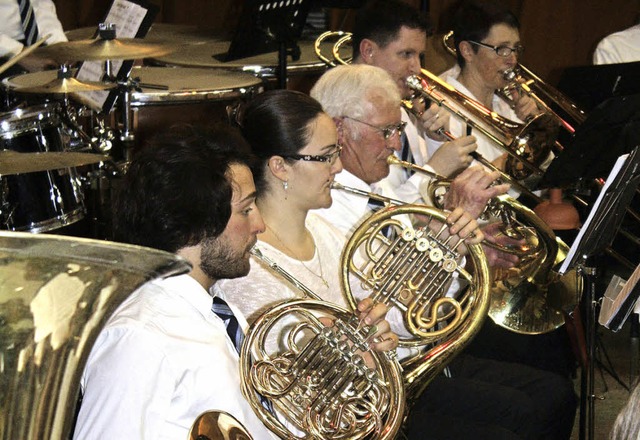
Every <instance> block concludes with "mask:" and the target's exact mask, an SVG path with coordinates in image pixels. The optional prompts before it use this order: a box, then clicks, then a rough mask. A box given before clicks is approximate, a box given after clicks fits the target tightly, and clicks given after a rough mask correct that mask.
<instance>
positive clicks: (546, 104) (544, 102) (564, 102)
mask: <svg viewBox="0 0 640 440" xmlns="http://www.w3.org/2000/svg"><path fill="white" fill-rule="evenodd" d="M453 36H454V34H453V31H449V32H448V33H446V34H445V35H444V36H443V38H442V42H443V45H444V47H445V48H446V49H447V51H448V52H449V53H450V54H451V55H453V56H456V48H455V46H454V44H453ZM504 78H505V80H507V81H510V84H508V85H507V86H505V87H503V88H502V89H498V90H496V93H497V94H498V95H499V96H500V97H502V98H503V99H504V100H506V101H507V102H510V101H511V96H510V94H511V91H512V90H519V91H520V92H522V93H525V94H527V95H528V96H529V97H531V99H533V100H534V101H535V102H536V104H537V105H538V107H539V108H540V109H541V110H543V111H544V112H545V113H547V114H549V115H551V116H552V117H553V118H554V119H555V120H556V121H557V122H558V124H559V125H560V126H561V127H563V128H564V129H565V130H566V131H568V132H569V133H571V134H573V133H574V132H575V130H576V128H577V127H579V126H580V125H582V123H583V122H584V121H585V120H586V118H587V114H586V113H585V111H584V110H582V109H581V108H580V107H578V105H577V104H576V103H575V102H573V101H572V100H571V99H570V98H569V97H567V96H566V95H564V94H563V93H562V92H560V91H559V90H558V89H556V88H555V87H553V86H551V85H550V84H548V83H546V82H545V81H543V80H542V79H541V78H539V77H538V76H537V75H536V74H535V73H533V72H532V71H530V70H529V69H527V68H526V67H525V66H523V65H522V64H518V65H517V66H516V67H515V68H514V69H512V70H507V71H505V72H504ZM552 105H553V106H556V107H557V108H558V109H560V110H561V112H562V114H564V115H565V117H563V116H562V115H561V114H560V113H558V112H556V111H555V110H554V109H553V108H552V107H551V106H552ZM557 145H558V144H557ZM594 183H595V187H596V188H598V189H600V188H602V181H601V180H599V179H596V180H595V181H594ZM528 194H529V195H530V196H531V194H532V193H530V191H529V192H528ZM571 196H572V198H573V199H574V200H575V201H576V202H578V203H579V204H580V205H582V206H583V207H588V206H589V204H588V203H587V202H586V201H585V200H584V199H582V198H581V197H580V196H578V195H576V194H572V195H571ZM534 199H535V200H537V201H538V202H540V201H541V200H540V198H539V197H534ZM626 212H627V213H628V214H629V215H630V216H631V217H632V218H633V219H634V221H640V214H638V212H637V211H635V210H634V209H632V208H630V207H628V208H627V209H626ZM619 233H620V234H621V235H622V236H624V237H625V238H626V239H628V240H631V242H633V243H636V244H639V243H640V240H639V239H638V237H637V236H636V235H635V234H633V233H631V232H629V231H627V230H626V229H623V228H620V230H619ZM605 251H606V252H607V253H608V254H609V255H611V256H612V257H613V258H615V259H616V260H618V261H619V262H620V263H622V264H623V265H624V266H626V267H627V268H628V269H630V270H633V269H634V268H635V266H636V265H635V263H632V262H631V261H629V260H628V259H627V258H625V257H624V256H623V255H621V254H619V253H618V252H617V251H615V250H614V249H612V248H611V247H608V248H607V249H606V250H605Z"/></svg>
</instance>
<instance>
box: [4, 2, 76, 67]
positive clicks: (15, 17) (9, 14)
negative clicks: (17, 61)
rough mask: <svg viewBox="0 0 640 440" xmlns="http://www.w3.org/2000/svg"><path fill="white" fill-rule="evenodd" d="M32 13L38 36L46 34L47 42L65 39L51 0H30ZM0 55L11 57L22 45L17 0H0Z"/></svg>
mask: <svg viewBox="0 0 640 440" xmlns="http://www.w3.org/2000/svg"><path fill="white" fill-rule="evenodd" d="M31 5H32V7H33V13H34V14H35V17H36V23H37V25H38V36H39V37H38V38H43V37H44V36H45V35H47V34H51V36H50V37H49V38H48V39H47V44H53V43H59V42H61V41H67V37H66V36H65V34H64V30H63V29H62V24H60V20H58V16H57V15H56V7H55V5H54V4H53V1H52V0H31ZM0 17H2V20H1V21H0V57H11V56H14V55H17V54H19V53H20V52H21V51H22V48H23V47H24V46H23V44H22V43H21V42H20V40H24V32H23V31H22V21H21V20H20V10H19V8H18V1H17V0H0Z"/></svg>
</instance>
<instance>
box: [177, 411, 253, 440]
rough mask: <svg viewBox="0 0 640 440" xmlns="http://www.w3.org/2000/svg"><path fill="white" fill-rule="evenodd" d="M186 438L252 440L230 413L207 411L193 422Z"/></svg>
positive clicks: (195, 439)
mask: <svg viewBox="0 0 640 440" xmlns="http://www.w3.org/2000/svg"><path fill="white" fill-rule="evenodd" d="M188 440H253V437H252V436H251V434H249V432H248V431H247V429H246V428H245V427H244V426H243V425H242V423H240V422H239V421H238V420H237V419H236V418H235V417H233V416H232V415H231V414H229V413H226V412H224V411H207V412H204V413H202V414H200V415H199V416H198V417H197V418H196V421H195V422H193V425H192V426H191V430H190V431H189V436H188Z"/></svg>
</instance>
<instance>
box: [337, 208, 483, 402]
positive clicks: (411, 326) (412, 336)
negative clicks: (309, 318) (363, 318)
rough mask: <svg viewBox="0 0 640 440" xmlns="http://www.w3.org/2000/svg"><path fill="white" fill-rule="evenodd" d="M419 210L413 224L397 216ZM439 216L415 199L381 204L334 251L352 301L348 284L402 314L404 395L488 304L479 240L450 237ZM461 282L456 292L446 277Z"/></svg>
mask: <svg viewBox="0 0 640 440" xmlns="http://www.w3.org/2000/svg"><path fill="white" fill-rule="evenodd" d="M407 216H419V217H420V219H421V225H420V226H418V227H414V226H412V225H409V224H407V223H406V222H405V221H404V218H406V217H407ZM445 219H446V215H445V214H444V213H443V212H442V211H440V210H436V209H434V208H430V207H426V206H419V205H407V204H405V205H402V206H390V207H386V208H384V209H382V210H380V211H378V212H376V213H374V214H373V215H371V216H370V217H369V218H367V219H366V220H365V221H364V222H363V223H362V224H361V225H360V226H359V227H358V228H357V229H356V230H355V231H354V233H353V235H352V236H351V237H350V238H349V241H348V243H347V245H346V246H345V248H344V250H343V252H342V257H341V264H340V266H341V268H342V269H341V270H342V279H341V283H342V288H343V293H344V295H345V298H346V299H347V301H348V303H349V306H350V307H351V308H352V309H354V308H355V307H356V298H355V296H354V293H353V292H354V286H357V287H358V288H359V290H360V291H362V290H364V292H365V295H366V296H368V297H370V298H371V299H373V300H374V301H377V302H382V303H384V304H386V305H387V307H389V309H392V308H395V309H398V311H399V312H401V313H402V317H403V321H404V327H405V329H406V332H407V333H406V334H400V335H399V337H400V342H399V344H400V346H401V347H414V348H415V347H417V348H419V349H420V352H419V354H417V355H415V356H413V357H409V358H407V359H405V360H403V362H402V365H403V370H404V378H405V383H406V388H407V395H408V400H409V401H412V400H413V399H414V398H416V397H417V396H418V395H419V394H420V393H421V392H422V391H423V390H424V388H425V387H426V386H427V385H428V384H429V382H430V381H431V380H432V379H433V378H434V377H435V376H436V375H437V374H438V373H439V372H440V371H442V370H443V369H444V367H445V366H446V365H447V364H448V363H449V362H450V361H451V360H452V359H453V358H454V357H455V356H456V355H457V354H458V353H459V352H460V351H461V350H462V349H463V348H464V346H466V344H467V343H468V342H469V341H470V340H471V339H472V338H473V336H475V334H476V333H477V332H478V331H479V329H480V327H481V325H482V322H483V321H484V319H485V317H486V314H487V309H488V306H489V284H490V282H489V268H488V266H487V262H486V259H485V257H484V252H483V251H482V248H481V247H480V246H479V245H466V247H467V249H468V251H469V252H468V254H467V265H466V266H464V267H463V266H462V265H461V264H460V258H461V249H460V245H461V244H462V243H463V242H464V239H462V238H459V237H455V236H449V235H448V234H447V229H448V226H447V224H446V222H445ZM458 282H459V283H461V284H462V285H463V288H462V289H459V290H458V292H457V295H456V296H455V297H452V296H448V291H449V288H450V286H451V284H452V283H456V284H457V283H458Z"/></svg>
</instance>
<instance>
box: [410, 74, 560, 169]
mask: <svg viewBox="0 0 640 440" xmlns="http://www.w3.org/2000/svg"><path fill="white" fill-rule="evenodd" d="M407 85H408V86H409V88H411V89H412V90H413V91H414V92H416V93H417V94H418V95H419V96H421V97H423V98H425V99H428V100H430V101H432V102H435V103H436V104H438V105H441V106H443V107H444V108H446V109H447V110H448V111H449V112H451V113H452V114H453V115H455V116H457V117H458V119H460V120H462V121H463V122H464V123H466V124H467V125H469V126H471V127H473V128H475V129H476V130H478V131H479V132H480V133H482V134H484V135H485V136H487V137H488V138H489V139H490V140H491V141H492V142H493V143H495V144H496V145H497V146H498V147H500V148H501V149H502V150H503V151H504V152H506V153H507V154H508V156H509V157H508V159H507V162H506V165H505V171H506V172H507V173H508V174H509V175H510V176H512V177H513V178H514V179H515V180H522V179H525V178H527V177H529V176H531V175H542V170H541V168H540V167H541V166H542V164H543V163H544V162H545V161H546V160H547V158H548V157H549V154H550V153H551V149H552V146H553V145H554V143H555V140H556V138H557V136H558V126H557V124H555V122H554V120H553V118H552V117H551V115H549V114H546V113H541V114H539V115H536V116H532V117H531V118H529V119H528V120H527V121H526V122H524V123H522V124H521V123H518V122H514V121H511V120H509V119H507V118H504V117H502V116H500V115H498V114H497V113H495V112H493V111H491V110H490V109H488V108H487V107H485V106H484V105H482V104H481V103H479V102H478V101H475V100H473V99H471V98H469V97H468V96H466V95H464V94H463V93H461V92H459V91H458V90H456V89H455V88H454V87H452V86H451V85H449V84H448V83H446V82H445V81H443V80H441V79H440V78H438V77H437V76H436V75H434V74H433V73H431V72H429V71H428V70H426V69H421V74H420V75H412V76H410V77H409V78H407Z"/></svg>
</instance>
